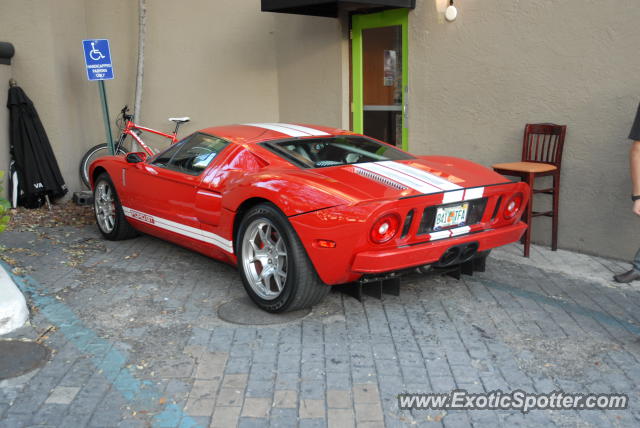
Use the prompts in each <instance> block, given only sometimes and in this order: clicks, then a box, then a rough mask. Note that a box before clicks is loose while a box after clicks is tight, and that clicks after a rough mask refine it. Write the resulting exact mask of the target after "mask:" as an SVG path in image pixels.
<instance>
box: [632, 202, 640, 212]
mask: <svg viewBox="0 0 640 428" xmlns="http://www.w3.org/2000/svg"><path fill="white" fill-rule="evenodd" d="M632 210H633V213H634V214H635V215H637V216H640V199H638V200H637V201H633V208H632Z"/></svg>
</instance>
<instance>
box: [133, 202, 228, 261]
mask: <svg viewBox="0 0 640 428" xmlns="http://www.w3.org/2000/svg"><path fill="white" fill-rule="evenodd" d="M122 211H123V212H124V215H125V216H127V217H131V218H132V219H135V220H138V221H141V222H143V223H147V224H151V225H153V226H156V227H158V228H160V229H165V230H168V231H170V232H173V233H177V234H179V235H183V236H186V237H189V238H192V239H197V240H198V241H202V242H207V243H209V244H213V245H215V246H216V247H218V248H221V249H223V250H224V251H226V252H228V253H231V254H233V242H232V241H228V240H226V239H224V238H223V237H221V236H218V235H216V234H215V233H211V232H207V231H206V230H202V229H197V228H195V227H191V226H187V225H186V224H182V223H176V222H174V221H171V220H167V219H164V218H162V217H156V216H154V215H151V214H147V213H143V212H142V211H137V210H134V209H132V208H129V207H124V206H123V207H122Z"/></svg>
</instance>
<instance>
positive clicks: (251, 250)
mask: <svg viewBox="0 0 640 428" xmlns="http://www.w3.org/2000/svg"><path fill="white" fill-rule="evenodd" d="M236 254H237V255H238V267H239V269H240V275H241V277H242V282H243V284H244V288H245V290H246V291H247V294H249V297H251V299H252V300H253V301H254V302H255V303H256V304H257V305H258V306H259V307H260V308H262V309H264V310H265V311H268V312H285V311H294V310H297V309H303V308H308V307H310V306H313V305H315V304H317V303H318V302H320V301H321V300H322V299H323V298H324V297H325V296H326V295H327V294H328V293H329V291H330V288H329V286H328V285H326V284H324V283H322V281H320V278H318V274H317V273H316V271H315V269H314V267H313V265H312V264H311V261H310V260H309V257H308V256H307V253H306V251H305V249H304V247H303V246H302V243H301V242H300V239H299V238H298V235H297V234H296V232H295V230H294V229H293V227H291V225H290V224H289V221H288V220H287V218H286V217H285V216H284V215H283V214H282V213H281V212H280V211H279V210H278V209H277V208H275V207H274V206H273V205H271V204H260V205H256V206H255V207H253V208H251V209H250V210H249V211H248V212H247V214H246V215H245V216H244V217H243V219H242V221H241V223H240V228H239V231H238V240H237V244H236Z"/></svg>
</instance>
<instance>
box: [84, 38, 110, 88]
mask: <svg viewBox="0 0 640 428" xmlns="http://www.w3.org/2000/svg"><path fill="white" fill-rule="evenodd" d="M82 47H83V48H84V62H85V64H86V65H87V77H88V78H89V80H109V79H113V64H111V51H110V50H109V40H107V39H92V40H83V41H82Z"/></svg>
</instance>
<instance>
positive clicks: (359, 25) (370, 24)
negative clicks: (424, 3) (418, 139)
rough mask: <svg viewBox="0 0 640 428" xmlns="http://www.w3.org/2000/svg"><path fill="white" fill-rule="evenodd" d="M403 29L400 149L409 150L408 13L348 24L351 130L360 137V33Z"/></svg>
mask: <svg viewBox="0 0 640 428" xmlns="http://www.w3.org/2000/svg"><path fill="white" fill-rule="evenodd" d="M395 25H399V26H401V27H402V148H403V149H404V150H407V149H408V146H409V141H408V140H409V130H408V128H407V126H408V125H409V124H408V123H407V112H406V108H407V88H408V83H409V46H408V41H409V10H408V9H392V10H385V11H383V12H378V13H371V14H363V15H353V16H352V21H351V34H352V37H351V38H352V40H351V79H352V84H353V89H352V91H353V103H352V108H351V113H352V114H353V131H354V132H358V133H360V134H362V132H363V130H364V115H363V107H364V101H363V83H362V80H363V76H362V69H363V66H362V30H366V29H369V28H380V27H390V26H395Z"/></svg>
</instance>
